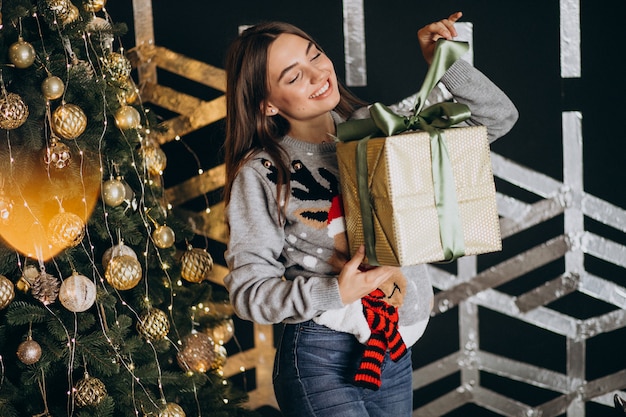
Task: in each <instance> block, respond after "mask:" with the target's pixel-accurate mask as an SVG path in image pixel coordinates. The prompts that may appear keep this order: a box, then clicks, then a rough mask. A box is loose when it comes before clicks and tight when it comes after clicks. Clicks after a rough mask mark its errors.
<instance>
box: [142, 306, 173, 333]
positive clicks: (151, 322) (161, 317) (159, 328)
mask: <svg viewBox="0 0 626 417" xmlns="http://www.w3.org/2000/svg"><path fill="white" fill-rule="evenodd" d="M169 331H170V321H169V319H168V318H167V314H165V312H163V310H159V309H158V308H151V309H150V310H148V311H147V312H145V313H144V314H143V315H142V316H141V317H140V318H139V321H138V322H137V332H139V334H140V335H141V336H143V337H144V338H145V339H147V340H162V339H165V338H166V337H167V334H168V333H169Z"/></svg>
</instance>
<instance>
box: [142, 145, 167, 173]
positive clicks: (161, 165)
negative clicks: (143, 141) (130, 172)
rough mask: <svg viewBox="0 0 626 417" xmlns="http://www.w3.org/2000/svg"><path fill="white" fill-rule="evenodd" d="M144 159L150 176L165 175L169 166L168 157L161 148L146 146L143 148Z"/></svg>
mask: <svg viewBox="0 0 626 417" xmlns="http://www.w3.org/2000/svg"><path fill="white" fill-rule="evenodd" d="M143 157H144V160H145V161H146V167H147V168H148V172H149V173H150V174H153V175H163V171H164V170H165V166H166V165H167V156H166V155H165V152H163V149H161V147H159V146H155V145H147V146H145V147H144V148H143Z"/></svg>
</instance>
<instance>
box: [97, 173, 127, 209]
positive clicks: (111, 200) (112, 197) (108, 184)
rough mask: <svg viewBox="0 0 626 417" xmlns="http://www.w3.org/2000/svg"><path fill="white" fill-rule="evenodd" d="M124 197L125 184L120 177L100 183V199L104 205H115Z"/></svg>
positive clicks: (122, 200)
mask: <svg viewBox="0 0 626 417" xmlns="http://www.w3.org/2000/svg"><path fill="white" fill-rule="evenodd" d="M125 198H126V186H125V184H124V182H123V181H122V180H121V178H120V177H118V178H110V179H108V180H107V181H105V182H104V184H103V185H102V199H103V201H104V202H105V203H106V205H108V206H111V207H117V206H119V205H120V204H122V203H123V202H124V199H125Z"/></svg>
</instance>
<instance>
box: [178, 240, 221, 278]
mask: <svg viewBox="0 0 626 417" xmlns="http://www.w3.org/2000/svg"><path fill="white" fill-rule="evenodd" d="M180 261H181V270H180V275H181V276H182V277H183V278H184V279H185V280H187V281H189V282H193V283H198V282H202V281H204V280H205V279H208V278H209V276H210V275H211V271H212V270H213V258H212V257H211V255H210V254H209V253H208V252H207V251H206V250H204V249H200V248H194V247H192V246H191V245H189V246H188V247H187V251H185V253H183V255H182V257H181V260H180Z"/></svg>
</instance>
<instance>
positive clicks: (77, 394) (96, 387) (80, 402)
mask: <svg viewBox="0 0 626 417" xmlns="http://www.w3.org/2000/svg"><path fill="white" fill-rule="evenodd" d="M106 396H107V389H106V387H105V386H104V383H103V382H102V381H100V380H99V379H98V378H94V377H92V376H89V375H85V377H84V378H83V379H81V380H80V381H78V382H77V383H76V386H75V387H74V401H76V405H77V406H79V407H86V406H93V405H98V404H100V402H101V401H102V400H103V399H104V398H105V397H106Z"/></svg>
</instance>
